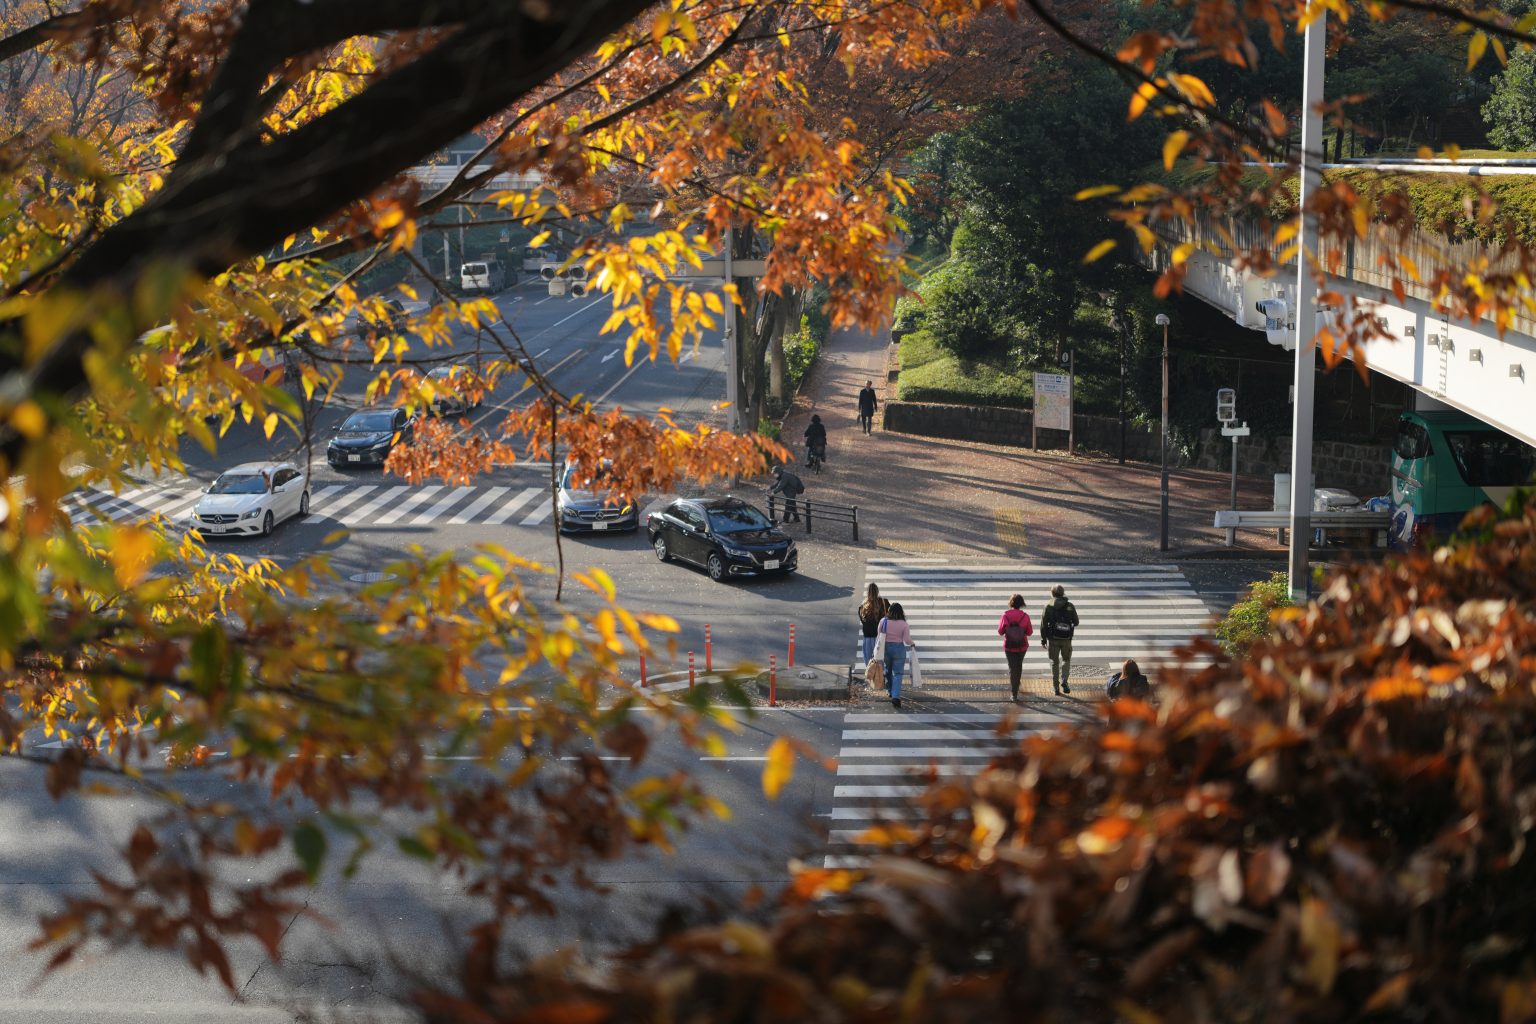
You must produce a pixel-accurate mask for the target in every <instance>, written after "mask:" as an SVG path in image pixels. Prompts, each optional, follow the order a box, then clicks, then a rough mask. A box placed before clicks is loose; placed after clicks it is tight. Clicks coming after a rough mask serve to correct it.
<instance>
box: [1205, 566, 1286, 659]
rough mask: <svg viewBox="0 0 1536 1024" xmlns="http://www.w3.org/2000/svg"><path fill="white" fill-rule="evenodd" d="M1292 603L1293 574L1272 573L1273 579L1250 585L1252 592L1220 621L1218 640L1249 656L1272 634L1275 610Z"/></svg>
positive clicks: (1230, 649) (1227, 648)
mask: <svg viewBox="0 0 1536 1024" xmlns="http://www.w3.org/2000/svg"><path fill="white" fill-rule="evenodd" d="M1290 605H1291V577H1290V574H1288V573H1283V572H1277V573H1272V574H1270V577H1269V579H1267V580H1259V581H1258V582H1257V583H1255V584H1253V586H1251V587H1249V588H1248V596H1247V597H1246V598H1244V599H1243V600H1241V601H1239V602H1237V603H1236V604H1234V605H1233V606H1232V609H1231V611H1229V612H1227V615H1226V617H1225V618H1224V619H1222V620H1221V621H1220V622H1219V623H1217V624H1216V642H1217V643H1219V644H1221V646H1222V649H1223V650H1225V651H1226V652H1227V653H1228V654H1230V655H1232V657H1234V658H1243V657H1246V656H1247V654H1248V651H1249V649H1250V648H1252V647H1253V645H1254V644H1256V643H1258V642H1259V641H1260V640H1263V639H1265V638H1266V637H1268V636H1269V631H1270V629H1271V628H1272V624H1273V613H1274V611H1275V610H1276V609H1278V608H1289V607H1290Z"/></svg>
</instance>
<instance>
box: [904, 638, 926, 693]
mask: <svg viewBox="0 0 1536 1024" xmlns="http://www.w3.org/2000/svg"><path fill="white" fill-rule="evenodd" d="M922 685H923V669H922V665H921V664H919V662H918V660H917V646H916V645H915V644H914V645H913V646H911V647H909V648H907V686H909V687H911V688H912V689H914V690H916V689H917V688H918V687H920V686H922Z"/></svg>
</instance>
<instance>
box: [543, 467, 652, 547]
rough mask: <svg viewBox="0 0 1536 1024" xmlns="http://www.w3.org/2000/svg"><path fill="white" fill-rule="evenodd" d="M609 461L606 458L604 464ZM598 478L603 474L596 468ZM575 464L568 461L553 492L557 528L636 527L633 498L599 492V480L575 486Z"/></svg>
mask: <svg viewBox="0 0 1536 1024" xmlns="http://www.w3.org/2000/svg"><path fill="white" fill-rule="evenodd" d="M608 465H609V463H608V462H607V460H606V459H605V460H604V462H603V466H604V467H605V468H606V467H607V466H608ZM597 475H598V478H599V480H601V478H602V477H603V476H604V475H605V473H604V469H599V470H598V474H597ZM576 476H577V473H576V464H575V463H572V462H567V463H566V464H565V472H564V473H562V474H560V487H559V491H558V493H557V494H556V495H555V498H556V506H557V507H558V509H559V512H558V514H559V516H560V529H561V530H563V531H564V532H566V533H593V532H601V531H606V530H638V529H639V528H640V510H639V509H637V508H636V507H635V503H634V502H633V501H628V500H625V499H623V498H618V497H615V496H613V495H609V494H604V493H602V487H601V484H600V483H599V484H598V486H596V487H595V488H594V486H593V484H591V483H588V484H586V485H585V486H581V487H578V486H577V484H576Z"/></svg>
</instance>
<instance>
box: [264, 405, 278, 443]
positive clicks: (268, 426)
mask: <svg viewBox="0 0 1536 1024" xmlns="http://www.w3.org/2000/svg"><path fill="white" fill-rule="evenodd" d="M261 429H262V430H263V431H265V432H266V435H267V437H268V439H270V438H271V437H272V431H274V430H276V429H277V413H275V412H269V413H267V418H266V419H264V420H262V421H261Z"/></svg>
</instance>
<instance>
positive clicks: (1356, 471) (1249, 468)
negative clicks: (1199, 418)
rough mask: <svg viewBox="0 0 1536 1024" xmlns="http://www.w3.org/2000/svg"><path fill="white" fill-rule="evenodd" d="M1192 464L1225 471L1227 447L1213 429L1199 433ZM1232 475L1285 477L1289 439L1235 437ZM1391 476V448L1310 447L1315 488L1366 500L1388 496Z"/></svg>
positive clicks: (1229, 456) (1332, 443)
mask: <svg viewBox="0 0 1536 1024" xmlns="http://www.w3.org/2000/svg"><path fill="white" fill-rule="evenodd" d="M1195 465H1197V466H1200V467H1201V468H1203V469H1228V468H1230V467H1231V465H1232V442H1231V441H1230V440H1229V439H1227V438H1225V437H1222V436H1221V433H1220V431H1218V430H1216V429H1215V428H1212V429H1210V430H1202V431H1201V432H1200V446H1199V457H1198V458H1197V459H1196V460H1195ZM1237 471H1238V473H1240V474H1246V475H1253V476H1269V475H1271V474H1274V473H1289V472H1290V471H1291V439H1290V437H1288V436H1287V437H1276V438H1263V437H1243V438H1239V439H1238V442H1237ZM1391 473H1392V447H1391V446H1390V445H1385V444H1351V443H1347V442H1344V441H1319V442H1317V443H1316V444H1315V445H1314V446H1313V448H1312V477H1313V479H1314V480H1316V481H1317V486H1319V487H1342V488H1344V490H1346V491H1351V492H1353V493H1354V494H1357V495H1359V496H1360V497H1361V498H1371V497H1375V496H1377V495H1385V494H1389V493H1391V479H1392V477H1391Z"/></svg>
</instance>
